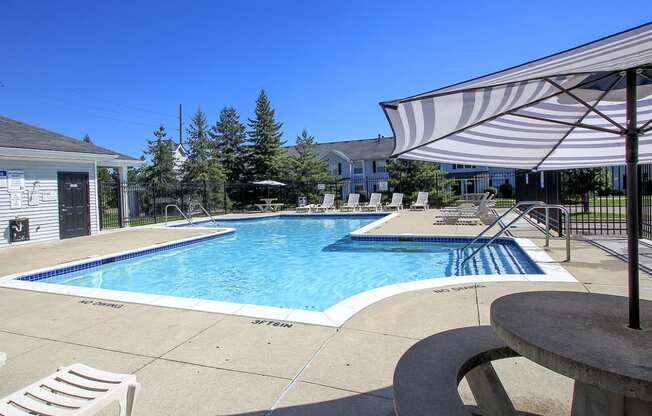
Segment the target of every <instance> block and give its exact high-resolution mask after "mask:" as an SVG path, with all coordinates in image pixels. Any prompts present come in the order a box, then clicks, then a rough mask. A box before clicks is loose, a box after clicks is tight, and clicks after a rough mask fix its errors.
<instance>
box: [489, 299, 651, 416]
mask: <svg viewBox="0 0 652 416" xmlns="http://www.w3.org/2000/svg"><path fill="white" fill-rule="evenodd" d="M627 305H628V303H627V298H625V297H621V296H611V295H601V294H591V293H579V292H526V293H516V294H511V295H507V296H503V297H502V298H499V299H497V300H496V301H495V302H493V303H492V305H491V325H492V327H493V328H494V330H495V332H496V335H497V336H498V338H500V339H501V340H502V341H503V342H505V344H507V346H508V347H510V348H511V349H512V350H514V351H515V352H517V353H518V354H520V355H521V356H523V357H525V358H528V359H530V360H532V361H534V362H536V363H538V364H540V365H542V366H544V367H546V368H548V369H550V370H552V371H554V372H556V373H559V374H563V375H565V376H567V377H570V378H572V379H574V380H575V391H574V394H573V408H572V414H573V415H574V416H579V415H582V416H584V415H592V416H601V415H605V416H606V415H609V416H616V415H627V416H633V415H636V416H638V415H652V302H650V301H645V300H641V321H642V322H643V323H644V324H645V323H647V324H648V327H647V328H644V329H642V330H633V329H630V328H628V327H627V322H628V321H627V310H628V307H627Z"/></svg>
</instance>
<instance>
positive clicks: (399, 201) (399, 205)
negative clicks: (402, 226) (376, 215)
mask: <svg viewBox="0 0 652 416" xmlns="http://www.w3.org/2000/svg"><path fill="white" fill-rule="evenodd" d="M385 209H396V210H397V211H400V210H402V209H403V194H399V193H397V192H394V193H393V194H392V201H391V202H390V203H389V204H387V205H385Z"/></svg>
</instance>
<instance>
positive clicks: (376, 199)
mask: <svg viewBox="0 0 652 416" xmlns="http://www.w3.org/2000/svg"><path fill="white" fill-rule="evenodd" d="M382 197H383V196H382V195H381V194H379V193H377V192H374V193H372V194H371V196H370V197H369V203H367V205H365V206H364V209H366V210H367V211H380V210H381V209H382V208H383V205H382V204H381V203H380V200H381V198H382Z"/></svg>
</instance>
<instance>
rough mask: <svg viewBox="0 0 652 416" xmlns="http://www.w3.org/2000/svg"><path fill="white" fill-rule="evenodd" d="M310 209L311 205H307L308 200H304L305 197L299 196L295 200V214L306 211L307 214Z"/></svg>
mask: <svg viewBox="0 0 652 416" xmlns="http://www.w3.org/2000/svg"><path fill="white" fill-rule="evenodd" d="M312 207H313V205H310V204H308V198H306V197H305V196H301V197H299V199H298V200H297V209H296V211H297V212H306V211H308V212H309V211H310V210H311V209H312Z"/></svg>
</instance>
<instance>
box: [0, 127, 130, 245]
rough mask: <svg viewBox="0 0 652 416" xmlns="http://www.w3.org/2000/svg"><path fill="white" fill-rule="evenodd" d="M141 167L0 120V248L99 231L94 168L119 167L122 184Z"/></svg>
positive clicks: (91, 147) (102, 151)
mask: <svg viewBox="0 0 652 416" xmlns="http://www.w3.org/2000/svg"><path fill="white" fill-rule="evenodd" d="M141 163H142V162H140V161H139V160H137V159H134V158H132V157H129V156H125V155H121V154H119V153H117V152H114V151H111V150H108V149H104V148H102V147H99V146H95V145H93V144H89V143H84V142H82V141H81V140H76V139H72V138H69V137H66V136H63V135H60V134H57V133H53V132H50V131H47V130H44V129H41V128H38V127H34V126H30V125H28V124H25V123H21V122H18V121H15V120H11V119H8V118H5V117H0V231H1V233H0V247H3V246H7V245H10V244H24V243H25V242H26V241H42V240H52V239H58V238H70V237H76V236H82V235H89V234H95V233H97V232H99V228H100V226H99V215H98V200H97V198H98V197H97V168H98V166H103V167H113V168H117V169H118V171H119V172H120V174H121V180H122V181H124V182H126V180H127V168H128V167H132V166H139V165H140V164H141ZM123 203H124V205H125V206H128V201H127V199H126V197H125V198H123ZM123 212H125V213H126V209H123ZM24 220H27V221H28V224H29V226H28V228H26V227H23V225H24V224H26V222H25V221H24ZM25 229H28V230H29V233H24V232H23V231H25ZM12 231H14V232H13V233H12ZM26 238H28V239H27V240H25V239H26Z"/></svg>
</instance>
